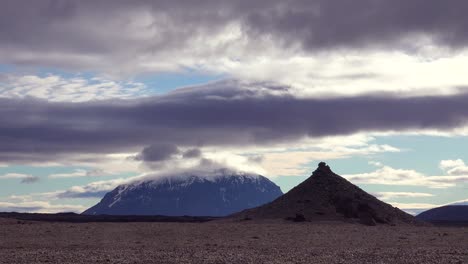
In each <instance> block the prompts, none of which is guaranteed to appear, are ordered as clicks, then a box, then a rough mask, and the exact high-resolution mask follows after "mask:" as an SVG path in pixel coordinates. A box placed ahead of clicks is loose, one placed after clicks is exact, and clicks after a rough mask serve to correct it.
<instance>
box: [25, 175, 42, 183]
mask: <svg viewBox="0 0 468 264" xmlns="http://www.w3.org/2000/svg"><path fill="white" fill-rule="evenodd" d="M39 180H40V178H39V177H37V176H31V175H30V176H27V177H25V178H23V179H21V183H25V184H31V183H36V182H38V181H39Z"/></svg>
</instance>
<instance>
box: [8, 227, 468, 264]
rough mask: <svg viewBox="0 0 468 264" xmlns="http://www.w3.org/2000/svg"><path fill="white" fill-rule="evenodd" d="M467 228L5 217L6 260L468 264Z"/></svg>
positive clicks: (19, 263)
mask: <svg viewBox="0 0 468 264" xmlns="http://www.w3.org/2000/svg"><path fill="white" fill-rule="evenodd" d="M466 245H468V228H466V227H458V228H448V227H443V228H442V227H413V226H409V225H407V226H389V225H379V226H364V225H360V224H345V223H339V224H337V222H334V223H320V224H319V223H310V222H302V223H296V222H290V221H284V220H283V221H265V222H259V221H256V220H251V221H239V222H232V221H231V222H225V221H224V222H223V221H211V222H205V223H64V222H60V223H58V222H31V221H21V220H20V221H18V220H13V219H6V220H0V256H1V257H0V263H1V264H14V263H15V264H23V263H24V264H30V263H57V264H59V263H60V264H71V263H75V264H79V263H83V264H84V263H86V264H88V263H122V264H123V263H126V264H127V263H128V264H130V263H281V264H286V263H350V264H352V263H359V264H362V263H372V264H374V263H381V264H384V263H392V264H398V263H413V264H420V263H441V264H450V263H454V264H455V263H457V264H461V263H468V247H466Z"/></svg>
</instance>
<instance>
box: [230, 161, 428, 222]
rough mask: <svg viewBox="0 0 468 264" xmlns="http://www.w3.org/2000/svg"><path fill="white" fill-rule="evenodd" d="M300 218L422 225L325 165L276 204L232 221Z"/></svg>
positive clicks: (269, 204)
mask: <svg viewBox="0 0 468 264" xmlns="http://www.w3.org/2000/svg"><path fill="white" fill-rule="evenodd" d="M297 215H302V216H303V217H304V218H305V220H306V221H322V220H324V221H328V220H339V221H347V222H360V223H362V224H366V225H376V224H391V225H393V224H398V223H407V224H419V223H420V222H419V221H418V220H416V219H415V218H414V217H413V216H411V215H409V214H407V213H405V212H403V211H401V210H400V209H398V208H395V207H393V206H391V205H389V204H386V203H384V202H382V201H380V200H378V199H377V198H375V197H374V196H372V195H370V194H368V193H366V192H365V191H363V190H362V189H360V188H359V187H357V186H355V185H353V184H352V183H350V182H349V181H347V180H346V179H344V178H343V177H341V176H339V175H337V174H335V173H333V172H332V170H331V169H330V167H329V166H327V165H326V164H325V163H324V162H321V163H320V164H319V167H318V168H317V170H315V171H314V172H313V174H312V176H310V177H309V178H308V179H307V180H305V181H304V182H302V183H301V184H299V185H298V186H296V187H294V188H293V189H292V190H291V191H289V192H288V193H286V194H284V195H283V196H281V197H279V198H278V199H276V200H274V201H273V202H271V203H268V204H265V205H263V206H260V207H257V208H253V209H249V210H245V211H243V212H240V213H238V214H234V215H232V217H234V218H237V217H244V216H249V217H250V218H253V219H290V220H295V219H296V217H295V216H297Z"/></svg>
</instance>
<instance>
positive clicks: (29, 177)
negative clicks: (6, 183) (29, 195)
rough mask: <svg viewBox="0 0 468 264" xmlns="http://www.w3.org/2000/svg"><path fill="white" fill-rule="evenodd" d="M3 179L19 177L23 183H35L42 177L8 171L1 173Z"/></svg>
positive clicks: (0, 176)
mask: <svg viewBox="0 0 468 264" xmlns="http://www.w3.org/2000/svg"><path fill="white" fill-rule="evenodd" d="M1 179H19V180H21V183H35V182H37V181H39V179H40V178H39V177H37V176H33V175H31V174H23V173H7V174H3V175H0V180H1Z"/></svg>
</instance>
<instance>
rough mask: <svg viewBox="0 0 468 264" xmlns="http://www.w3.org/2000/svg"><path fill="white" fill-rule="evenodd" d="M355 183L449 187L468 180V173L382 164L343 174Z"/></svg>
mask: <svg viewBox="0 0 468 264" xmlns="http://www.w3.org/2000/svg"><path fill="white" fill-rule="evenodd" d="M343 176H344V177H345V178H347V179H348V180H350V181H351V182H353V183H361V184H382V185H398V186H426V187H429V188H448V187H453V186H456V185H457V184H463V183H467V182H468V175H466V174H465V175H450V174H449V175H446V176H438V175H436V176H432V175H425V174H423V173H420V172H418V171H415V170H411V169H395V168H392V167H390V166H385V165H382V166H381V167H380V168H378V169H377V170H375V171H373V172H368V173H358V174H348V175H343Z"/></svg>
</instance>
